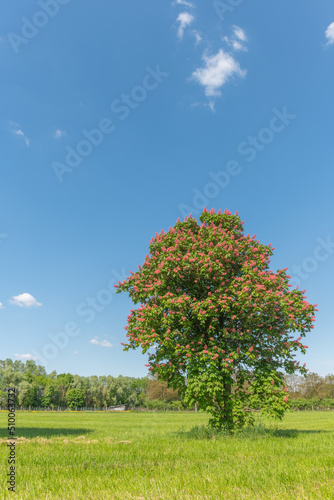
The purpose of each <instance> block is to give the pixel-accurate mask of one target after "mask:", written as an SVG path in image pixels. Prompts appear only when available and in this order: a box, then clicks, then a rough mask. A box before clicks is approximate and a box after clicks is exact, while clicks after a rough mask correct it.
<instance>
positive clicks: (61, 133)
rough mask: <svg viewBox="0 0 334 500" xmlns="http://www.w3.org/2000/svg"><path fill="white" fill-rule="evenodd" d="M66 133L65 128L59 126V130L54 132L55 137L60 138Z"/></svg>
mask: <svg viewBox="0 0 334 500" xmlns="http://www.w3.org/2000/svg"><path fill="white" fill-rule="evenodd" d="M64 135H66V132H65V130H60V129H59V128H57V130H56V131H55V133H54V135H53V136H54V138H55V139H60V138H61V137H63V136H64Z"/></svg>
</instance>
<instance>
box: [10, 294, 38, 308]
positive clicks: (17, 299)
mask: <svg viewBox="0 0 334 500" xmlns="http://www.w3.org/2000/svg"><path fill="white" fill-rule="evenodd" d="M9 303H10V304H13V305H15V306H20V307H39V306H41V305H42V304H40V303H39V302H37V300H36V299H35V298H34V297H33V296H32V295H30V293H21V294H20V295H16V296H14V297H12V298H11V300H10V301H9Z"/></svg>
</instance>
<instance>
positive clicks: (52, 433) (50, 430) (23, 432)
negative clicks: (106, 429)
mask: <svg viewBox="0 0 334 500" xmlns="http://www.w3.org/2000/svg"><path fill="white" fill-rule="evenodd" d="M90 432H92V429H84V428H76V429H70V428H67V429H61V428H56V427H44V428H43V427H21V428H20V427H17V428H16V432H15V437H24V438H35V437H44V438H51V437H65V436H66V437H67V436H73V437H76V436H83V435H86V434H88V433H90ZM10 437H11V436H10V434H9V433H8V430H7V429H0V438H2V439H5V438H10Z"/></svg>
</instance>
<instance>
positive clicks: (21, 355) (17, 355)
mask: <svg viewBox="0 0 334 500" xmlns="http://www.w3.org/2000/svg"><path fill="white" fill-rule="evenodd" d="M15 357H16V358H19V359H33V360H34V361H36V360H37V359H38V357H37V356H33V355H32V354H15Z"/></svg>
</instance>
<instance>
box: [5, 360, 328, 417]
mask: <svg viewBox="0 0 334 500" xmlns="http://www.w3.org/2000/svg"><path fill="white" fill-rule="evenodd" d="M285 382H286V385H287V388H288V394H289V396H290V405H291V407H292V408H296V409H312V407H313V408H314V409H316V408H318V407H319V408H334V375H326V376H324V377H323V376H321V375H318V374H317V373H313V372H311V373H309V374H308V375H307V376H306V377H304V376H299V375H296V374H294V375H286V376H285ZM8 387H14V388H15V389H16V406H17V408H19V407H24V408H28V407H29V406H30V407H32V408H54V407H56V408H57V407H61V408H67V407H69V408H106V407H107V408H108V407H110V406H116V405H126V406H127V407H129V408H144V409H152V410H181V409H187V405H186V404H185V403H184V402H183V401H182V398H181V396H180V395H179V394H178V391H174V390H173V389H171V388H168V387H167V382H165V381H163V380H159V379H158V377H157V376H156V375H155V376H151V375H150V376H147V377H141V378H136V377H127V376H122V375H119V376H118V377H112V376H111V375H108V376H100V377H98V376H96V375H92V376H90V377H83V376H80V375H72V374H70V373H60V374H57V372H56V371H53V372H51V373H49V374H47V373H46V371H45V368H44V367H43V366H40V365H37V364H36V362H35V361H32V360H27V361H26V362H22V361H18V360H16V361H13V360H11V359H6V360H4V361H1V360H0V406H1V407H6V402H7V389H8Z"/></svg>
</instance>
